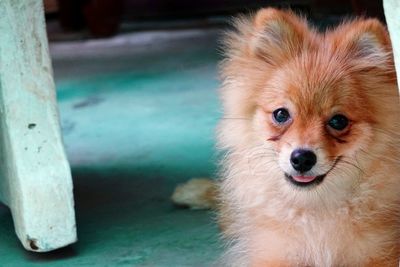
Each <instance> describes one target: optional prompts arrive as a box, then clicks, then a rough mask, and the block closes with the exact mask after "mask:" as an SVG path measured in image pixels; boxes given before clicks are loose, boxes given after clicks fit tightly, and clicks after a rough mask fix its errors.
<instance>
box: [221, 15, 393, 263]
mask: <svg viewBox="0 0 400 267" xmlns="http://www.w3.org/2000/svg"><path fill="white" fill-rule="evenodd" d="M235 26H236V31H233V32H230V33H228V34H227V36H226V39H225V40H226V42H225V50H226V59H225V60H224V62H223V63H222V68H221V76H222V78H223V86H222V89H221V98H222V103H223V109H224V118H223V119H222V120H221V122H220V125H219V128H218V139H219V146H220V147H221V149H222V150H223V151H225V152H226V157H225V158H224V160H223V164H222V167H223V170H222V179H221V183H220V192H221V193H220V219H221V222H222V223H223V225H224V236H225V238H226V239H228V240H229V241H230V242H229V244H230V246H229V248H228V250H227V252H226V255H225V256H224V257H223V259H222V262H223V264H225V265H226V266H254V267H268V266H315V267H316V266H318V267H325V266H326V267H328V266H346V267H347V266H349V267H356V266H397V263H398V259H399V257H400V214H399V211H400V192H399V191H400V175H399V174H400V162H399V156H400V147H399V133H400V125H399V115H400V112H399V101H398V100H399V96H398V92H397V84H396V76H395V71H394V66H393V59H392V54H391V46H390V40H389V36H388V33H387V31H386V29H385V27H384V26H383V25H382V24H381V23H380V22H378V21H377V20H375V19H356V20H353V21H347V22H344V23H343V24H342V25H339V26H338V27H337V28H336V29H333V30H330V31H327V32H325V33H319V32H317V31H315V30H314V29H312V28H311V27H309V26H308V24H307V22H306V21H305V20H304V19H303V18H301V17H298V16H297V15H295V14H293V13H292V12H290V11H280V10H276V9H271V8H268V9H262V10H260V11H259V12H258V13H257V14H256V15H255V16H252V17H242V18H239V19H237V20H236V23H235ZM281 107H285V108H287V109H288V110H289V112H290V114H291V121H290V122H289V123H286V124H285V125H278V124H276V123H274V121H273V119H272V113H273V111H274V110H276V109H278V108H281ZM338 113H340V114H345V115H346V117H347V118H348V119H349V121H350V123H349V126H348V127H347V128H346V130H345V131H342V132H341V131H335V130H332V129H331V128H329V127H328V126H327V121H328V120H329V119H330V118H331V117H332V116H333V115H335V114H338ZM297 147H300V148H302V147H307V148H312V149H313V150H314V151H316V154H317V158H318V163H317V165H316V167H315V168H316V169H317V170H316V172H317V171H321V172H322V171H323V172H326V173H327V175H326V177H325V179H324V180H323V181H322V183H321V184H318V185H316V186H314V187H311V188H298V187H296V186H295V185H293V184H290V183H289V182H288V181H286V179H285V177H284V171H285V170H286V168H289V167H290V164H289V163H287V162H288V161H289V156H288V155H289V154H290V152H291V151H292V150H293V149H294V148H297ZM336 161H337V165H335V164H336Z"/></svg>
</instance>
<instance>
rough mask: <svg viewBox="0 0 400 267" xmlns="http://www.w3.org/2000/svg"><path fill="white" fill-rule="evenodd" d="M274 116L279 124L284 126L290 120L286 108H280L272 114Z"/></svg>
mask: <svg viewBox="0 0 400 267" xmlns="http://www.w3.org/2000/svg"><path fill="white" fill-rule="evenodd" d="M272 115H273V117H274V120H275V121H276V123H278V124H283V123H285V122H287V121H288V120H289V119H290V114H289V111H288V110H287V109H285V108H278V109H277V110H275V111H274V112H273V113H272Z"/></svg>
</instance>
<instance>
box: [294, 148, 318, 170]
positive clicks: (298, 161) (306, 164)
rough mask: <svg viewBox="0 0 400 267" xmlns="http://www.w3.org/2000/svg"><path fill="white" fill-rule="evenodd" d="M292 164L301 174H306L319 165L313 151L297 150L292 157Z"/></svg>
mask: <svg viewBox="0 0 400 267" xmlns="http://www.w3.org/2000/svg"><path fill="white" fill-rule="evenodd" d="M290 163H291V164H292V166H293V168H294V169H295V170H296V171H299V172H306V171H309V170H311V168H312V167H313V166H314V165H315V163H317V156H316V155H315V153H314V152H312V151H311V150H305V149H296V150H294V151H293V152H292V154H291V155H290Z"/></svg>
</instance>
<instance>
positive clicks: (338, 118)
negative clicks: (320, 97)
mask: <svg viewBox="0 0 400 267" xmlns="http://www.w3.org/2000/svg"><path fill="white" fill-rule="evenodd" d="M328 125H329V126H330V127H331V128H333V129H335V130H337V131H342V130H344V129H346V127H347V125H349V119H348V118H346V116H344V115H341V114H338V115H335V116H333V117H332V118H331V119H330V120H329V121H328Z"/></svg>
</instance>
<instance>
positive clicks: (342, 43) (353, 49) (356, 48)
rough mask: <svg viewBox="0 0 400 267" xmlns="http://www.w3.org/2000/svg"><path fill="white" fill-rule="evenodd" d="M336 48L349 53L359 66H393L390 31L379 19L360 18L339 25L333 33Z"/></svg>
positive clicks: (365, 67)
mask: <svg viewBox="0 0 400 267" xmlns="http://www.w3.org/2000/svg"><path fill="white" fill-rule="evenodd" d="M332 36H333V39H334V45H335V46H336V49H337V50H339V51H341V52H343V53H348V54H349V56H350V57H351V58H352V59H353V60H354V61H355V62H356V64H357V65H358V67H359V68H364V69H367V68H376V67H378V68H385V69H387V68H391V67H392V65H393V59H392V47H391V43H390V38H389V33H388V32H387V30H386V28H385V26H383V25H382V23H380V22H379V20H377V19H366V20H363V19H359V20H355V21H352V22H348V23H345V24H343V25H341V26H339V27H338V28H337V29H336V30H335V31H334V32H333V33H332Z"/></svg>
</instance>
